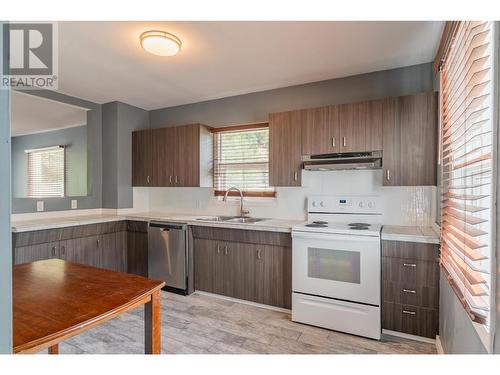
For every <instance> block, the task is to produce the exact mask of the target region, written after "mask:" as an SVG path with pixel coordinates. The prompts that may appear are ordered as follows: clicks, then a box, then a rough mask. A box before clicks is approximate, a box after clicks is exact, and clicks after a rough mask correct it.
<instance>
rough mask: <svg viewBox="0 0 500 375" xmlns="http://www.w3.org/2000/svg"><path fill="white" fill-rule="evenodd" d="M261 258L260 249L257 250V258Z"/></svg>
mask: <svg viewBox="0 0 500 375" xmlns="http://www.w3.org/2000/svg"><path fill="white" fill-rule="evenodd" d="M260 258H261V254H260V249H258V250H257V259H260Z"/></svg>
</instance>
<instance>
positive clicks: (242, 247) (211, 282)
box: [194, 229, 292, 308]
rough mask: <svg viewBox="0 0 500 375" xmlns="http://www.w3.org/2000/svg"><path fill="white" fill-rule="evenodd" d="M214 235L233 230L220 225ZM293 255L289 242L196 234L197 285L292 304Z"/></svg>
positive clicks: (260, 300) (261, 300) (271, 302)
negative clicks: (235, 239) (205, 236)
mask: <svg viewBox="0 0 500 375" xmlns="http://www.w3.org/2000/svg"><path fill="white" fill-rule="evenodd" d="M194 233H195V235H196V230H194ZM206 234H207V233H206V232H205V233H204V235H206ZM255 235H256V236H258V232H256V233H255ZM267 236H268V235H267ZM214 237H219V238H220V237H222V238H228V237H229V238H230V237H231V233H228V232H225V231H222V232H220V229H219V230H215V231H214ZM260 238H266V237H265V236H263V237H260ZM268 240H269V238H268ZM291 256H292V252H291V248H290V247H289V246H280V245H270V244H266V243H246V242H237V241H224V240H218V239H207V238H196V237H195V239H194V270H195V271H194V274H195V289H196V290H202V291H206V292H210V293H216V294H221V295H224V296H228V297H233V298H238V299H243V300H247V301H252V302H257V303H261V304H266V305H271V306H277V307H283V308H290V307H291V297H292V275H291V270H292V258H291Z"/></svg>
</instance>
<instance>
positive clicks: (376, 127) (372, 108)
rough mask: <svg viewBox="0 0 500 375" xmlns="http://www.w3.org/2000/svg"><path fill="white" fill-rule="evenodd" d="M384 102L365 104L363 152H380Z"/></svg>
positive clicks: (373, 101)
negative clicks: (364, 142)
mask: <svg viewBox="0 0 500 375" xmlns="http://www.w3.org/2000/svg"><path fill="white" fill-rule="evenodd" d="M383 106H384V100H372V101H370V102H368V103H367V113H366V144H365V146H366V147H365V151H380V150H382V124H383V116H382V112H383Z"/></svg>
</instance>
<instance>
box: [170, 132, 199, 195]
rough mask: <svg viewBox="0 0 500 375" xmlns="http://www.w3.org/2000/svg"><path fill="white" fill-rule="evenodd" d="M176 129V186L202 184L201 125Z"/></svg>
mask: <svg viewBox="0 0 500 375" xmlns="http://www.w3.org/2000/svg"><path fill="white" fill-rule="evenodd" d="M175 129H176V138H175V139H176V150H177V151H176V155H175V156H174V162H175V165H174V172H175V173H174V182H176V186H188V187H196V186H200V125H198V124H193V125H186V126H179V127H177V128H175Z"/></svg>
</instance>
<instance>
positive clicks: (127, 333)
mask: <svg viewBox="0 0 500 375" xmlns="http://www.w3.org/2000/svg"><path fill="white" fill-rule="evenodd" d="M59 351H60V353H62V354H64V353H72V354H77V353H82V354H104V353H117V354H120V353H123V354H133V353H138V354H141V353H143V351H144V319H143V309H137V310H134V311H132V312H130V313H126V314H123V315H120V316H118V317H117V318H115V319H113V320H111V321H109V322H107V323H105V324H103V325H101V326H98V327H95V328H93V329H91V330H90V331H87V332H85V333H83V334H81V335H78V336H76V337H73V338H71V339H69V340H67V341H65V342H62V343H61V344H60V346H59ZM162 353H165V354H207V353H213V354H233V353H239V354H244V353H248V354H267V353H279V354H299V353H300V354H372V353H373V354H376V353H381V354H390V353H398V354H434V353H436V348H435V346H434V345H432V344H427V343H422V342H417V341H412V340H406V339H401V338H397V337H393V336H387V335H385V336H384V337H383V339H382V341H380V342H379V341H375V340H370V339H365V338H361V337H357V336H351V335H347V334H343V333H339V332H334V331H329V330H325V329H321V328H316V327H311V326H307V325H303V324H298V323H294V322H292V321H291V320H290V314H287V313H283V312H278V311H271V310H268V309H263V308H259V307H255V306H250V305H247V304H243V303H238V302H233V301H227V300H224V299H220V298H215V297H212V296H207V295H201V294H196V293H195V294H193V295H191V296H187V297H184V296H179V295H176V294H172V293H167V292H162Z"/></svg>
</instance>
